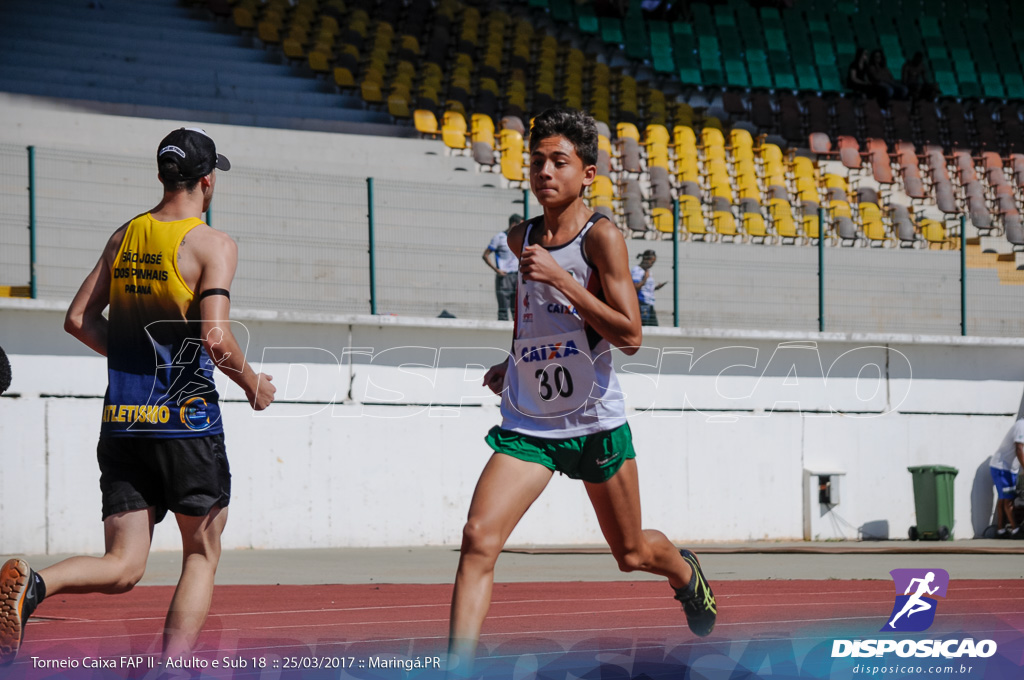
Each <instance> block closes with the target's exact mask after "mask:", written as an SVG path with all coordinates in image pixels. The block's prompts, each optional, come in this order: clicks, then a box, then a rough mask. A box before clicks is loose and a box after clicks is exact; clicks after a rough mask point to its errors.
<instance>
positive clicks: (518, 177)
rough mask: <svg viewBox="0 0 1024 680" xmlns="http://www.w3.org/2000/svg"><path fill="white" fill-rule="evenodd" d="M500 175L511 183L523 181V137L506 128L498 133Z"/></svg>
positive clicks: (515, 131) (516, 131)
mask: <svg viewBox="0 0 1024 680" xmlns="http://www.w3.org/2000/svg"><path fill="white" fill-rule="evenodd" d="M498 152H499V153H500V155H501V175H502V177H504V178H505V179H507V180H509V181H511V182H522V181H523V179H524V178H523V136H522V135H521V134H520V133H519V131H518V130H509V129H508V128H506V129H504V130H502V131H501V132H499V133H498Z"/></svg>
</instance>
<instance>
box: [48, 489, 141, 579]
mask: <svg viewBox="0 0 1024 680" xmlns="http://www.w3.org/2000/svg"><path fill="white" fill-rule="evenodd" d="M154 517H155V515H154V510H153V508H146V509H143V510H131V511H128V512H119V513H118V514H116V515H111V516H110V517H108V518H107V519H105V520H104V521H103V535H104V542H105V545H106V548H105V551H104V554H103V557H88V556H86V555H78V556H75V557H69V558H68V559H66V560H63V561H62V562H58V563H57V564H54V565H53V566H50V567H47V568H46V569H41V570H40V571H39V576H40V578H42V579H43V582H44V583H45V584H46V595H47V597H49V596H50V595H56V594H57V593H108V594H116V593H125V592H128V591H129V590H131V589H132V588H133V587H134V586H135V584H136V583H138V582H139V579H141V578H142V575H143V574H144V573H145V572H146V559H147V558H148V557H149V546H150V543H151V542H152V540H153V523H154Z"/></svg>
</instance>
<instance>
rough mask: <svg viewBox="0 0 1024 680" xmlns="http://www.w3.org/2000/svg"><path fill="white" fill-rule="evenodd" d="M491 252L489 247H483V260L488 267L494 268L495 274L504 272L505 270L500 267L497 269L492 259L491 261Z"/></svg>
mask: <svg viewBox="0 0 1024 680" xmlns="http://www.w3.org/2000/svg"><path fill="white" fill-rule="evenodd" d="M493 252H494V251H493V250H491V249H490V248H485V249H484V255H483V258H484V262H486V263H487V266H488V267H490V268H491V269H493V270H494V273H495V274H504V273H505V272H503V271H501V270H500V269H498V266H497V265H496V264H494V262H493V261H491V253H493Z"/></svg>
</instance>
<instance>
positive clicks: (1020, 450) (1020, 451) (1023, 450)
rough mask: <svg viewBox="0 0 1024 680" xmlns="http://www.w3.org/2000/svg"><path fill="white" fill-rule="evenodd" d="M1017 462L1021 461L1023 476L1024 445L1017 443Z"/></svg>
mask: <svg viewBox="0 0 1024 680" xmlns="http://www.w3.org/2000/svg"><path fill="white" fill-rule="evenodd" d="M1017 460H1018V461H1020V467H1021V474H1024V443H1021V442H1017Z"/></svg>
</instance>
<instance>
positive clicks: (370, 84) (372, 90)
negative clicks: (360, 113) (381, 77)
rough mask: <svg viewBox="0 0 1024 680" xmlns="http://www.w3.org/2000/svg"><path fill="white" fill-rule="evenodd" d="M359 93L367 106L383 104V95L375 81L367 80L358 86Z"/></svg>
mask: <svg viewBox="0 0 1024 680" xmlns="http://www.w3.org/2000/svg"><path fill="white" fill-rule="evenodd" d="M359 93H360V95H362V97H363V101H364V102H366V103H367V104H383V103H384V94H383V92H381V88H380V83H379V82H377V80H376V79H373V78H368V79H366V80H364V81H363V82H362V83H361V84H360V85H359Z"/></svg>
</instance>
